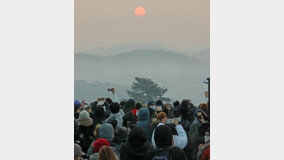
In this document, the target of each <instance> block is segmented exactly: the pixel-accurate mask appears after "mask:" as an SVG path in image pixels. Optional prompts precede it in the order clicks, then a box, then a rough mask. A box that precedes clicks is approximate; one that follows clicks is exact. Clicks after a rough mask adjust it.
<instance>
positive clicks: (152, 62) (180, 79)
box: [75, 49, 210, 103]
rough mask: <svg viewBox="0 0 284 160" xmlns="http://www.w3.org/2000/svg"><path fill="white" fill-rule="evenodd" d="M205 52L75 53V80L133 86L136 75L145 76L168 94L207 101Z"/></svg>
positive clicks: (207, 61) (207, 73) (135, 51)
mask: <svg viewBox="0 0 284 160" xmlns="http://www.w3.org/2000/svg"><path fill="white" fill-rule="evenodd" d="M202 54H203V55H201V54H200V55H198V54H195V55H193V56H192V57H188V56H185V55H183V54H179V53H176V52H172V51H165V50H162V49H155V50H153V49H151V50H150V49H138V50H133V51H130V52H125V53H120V54H116V55H111V56H105V57H103V56H98V55H91V54H75V80H86V81H88V82H95V81H99V82H108V83H111V84H116V85H121V86H129V87H130V86H131V84H132V82H133V81H134V77H137V76H138V77H145V78H150V79H152V80H153V81H154V82H157V83H158V84H159V85H161V86H164V87H166V88H168V89H169V90H168V92H167V93H166V94H165V96H167V97H170V98H172V99H180V98H187V97H191V98H192V99H193V100H195V101H196V102H198V103H200V102H201V101H202V102H203V101H204V100H205V98H204V91H205V90H207V88H206V85H205V84H203V80H204V79H205V78H206V77H208V76H209V71H210V69H209V60H207V59H206V56H207V57H209V51H208V52H206V51H204V52H203V53H202ZM206 54H207V55H206ZM199 56H200V57H199ZM75 94H76V91H75Z"/></svg>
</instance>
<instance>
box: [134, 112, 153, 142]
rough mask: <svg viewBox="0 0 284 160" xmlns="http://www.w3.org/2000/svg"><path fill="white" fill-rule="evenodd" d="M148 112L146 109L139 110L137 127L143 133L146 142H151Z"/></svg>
mask: <svg viewBox="0 0 284 160" xmlns="http://www.w3.org/2000/svg"><path fill="white" fill-rule="evenodd" d="M149 119H150V112H149V110H148V109H147V108H144V107H143V108H141V109H140V110H139V112H138V122H137V126H138V127H141V129H142V130H143V131H144V132H145V134H146V137H147V140H148V141H151V137H152V132H151V130H152V129H151V128H152V127H151V126H150V124H149Z"/></svg>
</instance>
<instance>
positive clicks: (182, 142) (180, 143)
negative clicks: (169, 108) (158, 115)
mask: <svg viewBox="0 0 284 160" xmlns="http://www.w3.org/2000/svg"><path fill="white" fill-rule="evenodd" d="M160 125H164V124H163V123H159V124H158V126H160ZM158 126H157V127H158ZM176 130H177V133H178V135H173V139H174V144H175V146H176V147H179V148H181V149H183V148H184V147H185V146H186V145H187V140H188V139H187V135H186V133H185V131H184V129H183V128H182V126H181V125H177V126H176ZM154 135H155V130H154V131H153V134H152V144H153V146H154V147H156V144H155V139H154Z"/></svg>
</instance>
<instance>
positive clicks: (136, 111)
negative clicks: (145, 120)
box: [131, 109, 139, 122]
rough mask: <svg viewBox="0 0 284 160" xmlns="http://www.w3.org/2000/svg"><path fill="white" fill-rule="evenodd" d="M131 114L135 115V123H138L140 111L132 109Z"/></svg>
mask: <svg viewBox="0 0 284 160" xmlns="http://www.w3.org/2000/svg"><path fill="white" fill-rule="evenodd" d="M131 112H132V113H133V114H134V116H135V121H136V122H137V121H138V119H137V116H138V112H139V109H132V111H131Z"/></svg>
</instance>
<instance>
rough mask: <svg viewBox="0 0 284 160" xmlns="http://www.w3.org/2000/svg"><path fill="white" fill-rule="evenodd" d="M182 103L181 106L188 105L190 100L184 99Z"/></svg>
mask: <svg viewBox="0 0 284 160" xmlns="http://www.w3.org/2000/svg"><path fill="white" fill-rule="evenodd" d="M180 105H181V107H188V106H189V102H188V101H187V100H183V101H182V102H181V104H180Z"/></svg>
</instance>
